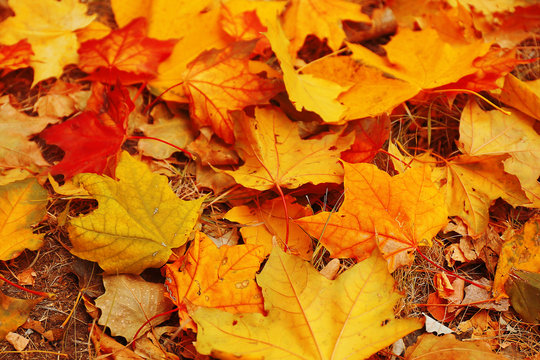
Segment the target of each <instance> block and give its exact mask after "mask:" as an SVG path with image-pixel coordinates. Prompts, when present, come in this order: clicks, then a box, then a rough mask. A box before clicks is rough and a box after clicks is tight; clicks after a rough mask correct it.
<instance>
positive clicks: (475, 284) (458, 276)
mask: <svg viewBox="0 0 540 360" xmlns="http://www.w3.org/2000/svg"><path fill="white" fill-rule="evenodd" d="M416 252H417V253H419V254H420V256H421V257H423V258H424V260H426V261H427V262H428V263H430V264H431V265H433V266H435V267H436V268H437V269H439V270H441V271H444V272H445V273H447V274H450V275H452V276H455V277H457V278H458V279H461V280H463V281H465V282H467V283H469V284H471V285H474V286H476V287H479V288H480V289H484V290H487V291H489V290H491V288H490V287H489V286H485V285H481V284H478V283H476V282H474V281H472V280H469V279H466V278H464V277H463V276H460V275H458V274H456V273H454V272H452V271H450V270H446V269H445V268H443V267H442V266H441V265H439V264H437V263H436V262H434V261H433V260H431V259H430V258H428V257H427V256H426V255H424V254H423V253H422V252H421V251H420V249H419V248H416Z"/></svg>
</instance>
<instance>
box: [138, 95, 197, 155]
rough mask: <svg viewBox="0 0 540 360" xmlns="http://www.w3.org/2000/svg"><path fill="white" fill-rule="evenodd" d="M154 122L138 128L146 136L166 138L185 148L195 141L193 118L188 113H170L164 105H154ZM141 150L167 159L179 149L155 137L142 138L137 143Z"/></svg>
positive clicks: (145, 153) (146, 153)
mask: <svg viewBox="0 0 540 360" xmlns="http://www.w3.org/2000/svg"><path fill="white" fill-rule="evenodd" d="M151 116H152V119H153V122H152V123H151V124H149V123H143V124H141V125H139V126H137V128H138V129H139V130H141V131H142V132H144V135H145V136H149V137H154V138H158V139H161V140H165V141H167V142H169V143H171V144H173V145H176V146H178V147H179V148H182V149H185V148H186V146H187V145H188V144H190V143H192V142H193V140H194V131H193V129H192V126H191V119H190V118H189V116H188V115H187V114H186V113H178V114H174V115H170V114H169V113H168V112H167V110H165V109H164V107H157V106H156V107H154V108H153V109H152V112H151ZM137 147H138V148H139V150H140V151H141V152H142V153H143V154H144V155H148V156H152V157H153V158H154V159H167V158H169V157H170V156H171V155H172V154H173V153H174V152H176V151H178V149H176V148H174V147H172V146H170V145H167V144H164V143H162V142H158V141H155V140H153V139H140V140H139V143H138V144H137Z"/></svg>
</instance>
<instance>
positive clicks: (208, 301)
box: [165, 232, 266, 321]
mask: <svg viewBox="0 0 540 360" xmlns="http://www.w3.org/2000/svg"><path fill="white" fill-rule="evenodd" d="M265 257H266V254H265V252H264V251H263V247H262V246H260V245H254V244H253V245H252V244H245V245H232V246H229V245H222V246H220V247H219V248H218V247H217V246H216V245H215V244H214V243H213V242H212V240H210V238H208V237H207V236H206V235H205V234H203V233H200V232H197V233H196V234H195V240H194V241H193V243H192V244H191V247H190V248H189V250H188V252H187V254H186V255H185V257H183V258H181V259H179V260H177V261H176V262H175V263H174V264H170V265H169V264H168V265H165V273H166V276H167V279H166V281H165V285H166V286H167V289H168V291H169V297H170V298H171V299H172V300H173V302H174V303H175V304H176V305H177V306H178V307H179V308H180V310H179V316H180V319H181V321H183V320H188V319H189V315H188V314H187V312H186V307H185V304H194V305H197V306H205V307H211V308H215V309H221V310H223V311H227V312H230V313H233V314H236V313H246V312H249V313H262V311H263V303H262V296H261V291H260V289H259V287H258V286H257V284H256V282H255V274H256V273H257V271H259V267H260V265H261V263H262V262H263V260H264V259H265Z"/></svg>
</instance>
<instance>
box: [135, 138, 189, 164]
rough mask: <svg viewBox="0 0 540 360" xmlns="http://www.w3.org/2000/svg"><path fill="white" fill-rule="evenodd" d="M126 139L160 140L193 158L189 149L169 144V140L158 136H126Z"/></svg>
mask: <svg viewBox="0 0 540 360" xmlns="http://www.w3.org/2000/svg"><path fill="white" fill-rule="evenodd" d="M128 139H142V140H145V139H146V140H156V141H159V142H162V143H164V144H167V145H169V146H172V147H173V148H175V149H178V150H180V151H181V152H183V153H184V154H186V155H187V156H188V157H190V158H191V159H193V154H191V153H190V152H189V151H187V150H186V149H182V148H181V147H179V146H176V145H174V144H171V143H170V142H168V141H165V140H162V139H159V138H155V137H152V136H128Z"/></svg>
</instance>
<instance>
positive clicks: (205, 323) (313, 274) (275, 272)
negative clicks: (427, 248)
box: [192, 247, 422, 360]
mask: <svg viewBox="0 0 540 360" xmlns="http://www.w3.org/2000/svg"><path fill="white" fill-rule="evenodd" d="M257 282H258V284H259V285H260V286H261V287H262V289H263V290H262V291H263V296H264V303H265V309H266V311H267V312H268V315H267V316H263V315H261V314H237V315H233V314H229V313H226V312H223V311H219V310H217V309H211V308H198V309H196V310H195V311H194V312H192V317H193V319H194V320H195V321H196V322H197V325H198V336H197V342H196V344H195V346H196V348H197V350H198V351H199V352H200V353H202V354H212V355H213V356H218V357H221V358H232V357H235V358H250V359H251V358H264V359H310V360H311V359H347V358H350V359H365V358H367V357H369V356H370V355H371V354H374V353H375V352H377V351H378V350H380V349H383V348H384V347H386V346H388V345H390V344H392V343H393V342H394V341H396V340H397V339H400V338H401V337H403V336H405V335H406V334H408V333H410V332H411V331H414V330H416V329H418V328H420V327H421V326H422V321H420V320H419V319H395V318H394V312H393V307H394V306H395V305H396V303H397V301H398V299H399V297H400V296H399V295H398V294H397V293H396V292H395V291H394V279H393V278H392V276H391V275H390V274H389V273H388V270H387V268H386V262H385V261H384V259H382V257H381V256H380V255H379V254H378V253H375V254H374V255H373V256H372V257H370V258H369V259H367V260H365V261H363V262H361V263H359V264H356V265H355V266H354V267H352V268H350V269H349V270H347V271H345V272H344V273H342V274H341V275H339V276H338V278H337V279H336V280H328V279H326V278H325V277H324V276H323V275H321V274H319V273H318V272H317V270H315V269H314V268H313V267H312V266H311V265H310V264H309V263H307V262H305V261H303V260H302V259H300V258H298V257H296V256H294V255H288V254H285V253H284V252H282V251H281V250H280V249H279V248H277V247H276V248H274V250H273V251H272V254H271V255H270V258H269V259H268V262H267V263H266V265H265V267H264V269H263V271H262V273H261V274H260V275H258V276H257Z"/></svg>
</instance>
